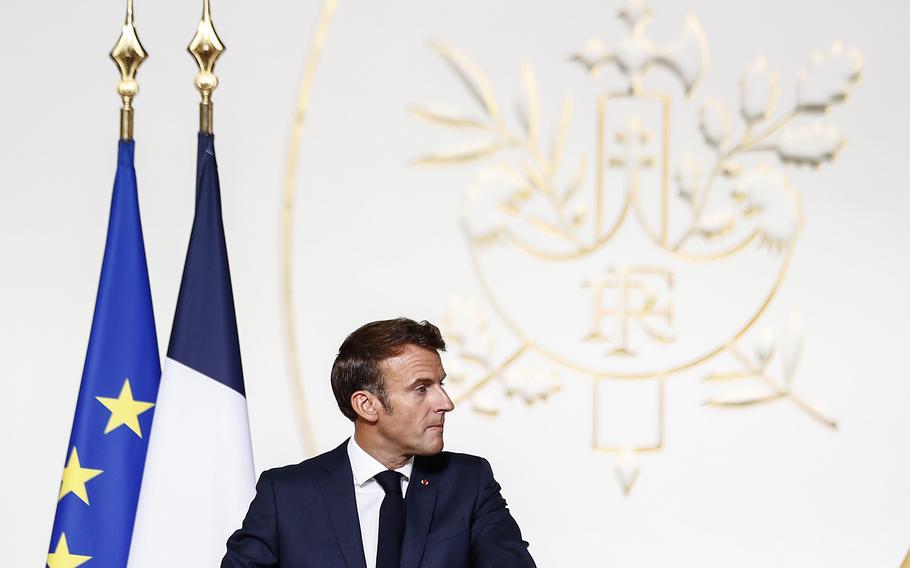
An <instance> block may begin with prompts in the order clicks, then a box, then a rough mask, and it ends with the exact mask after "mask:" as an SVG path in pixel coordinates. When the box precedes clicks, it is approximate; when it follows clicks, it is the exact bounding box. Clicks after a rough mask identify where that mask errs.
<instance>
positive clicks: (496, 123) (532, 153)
mask: <svg viewBox="0 0 910 568" xmlns="http://www.w3.org/2000/svg"><path fill="white" fill-rule="evenodd" d="M432 47H433V49H434V50H435V51H436V52H437V53H438V54H439V55H440V56H441V57H442V59H443V61H445V62H446V63H447V64H448V66H449V67H450V68H451V69H452V71H453V72H454V73H455V75H456V76H457V77H458V78H459V79H460V81H461V82H462V84H463V85H464V86H465V88H466V89H467V91H468V93H469V94H470V95H471V96H472V98H473V99H474V100H475V102H476V103H477V106H478V107H479V108H480V110H481V111H482V112H483V116H482V117H481V118H474V117H471V116H469V115H465V114H456V113H451V112H449V111H446V110H438V109H431V108H428V107H423V106H418V107H415V108H414V109H412V113H413V115H414V116H415V117H417V118H419V119H421V120H424V121H426V122H429V123H432V124H436V125H440V126H444V127H448V128H455V129H461V130H473V131H477V132H482V133H483V134H485V135H486V139H484V140H479V141H476V142H474V143H472V144H469V145H468V146H465V147H463V148H457V149H452V150H447V151H443V152H439V153H435V154H430V155H427V156H423V157H420V158H418V159H416V160H415V161H414V164H415V165H421V166H442V165H454V164H464V163H468V162H475V161H479V160H483V159H485V158H489V157H491V156H493V155H495V154H497V153H499V152H500V151H503V150H516V151H517V152H518V153H519V157H520V158H519V163H518V164H511V163H508V162H502V163H500V164H499V165H498V168H497V171H496V173H497V174H499V176H500V177H501V178H503V179H504V180H505V181H506V183H507V185H509V186H510V189H509V191H508V193H507V194H506V195H499V196H498V197H500V198H501V199H499V201H498V202H497V203H495V204H493V207H496V208H498V210H499V211H500V212H502V213H504V214H508V215H512V216H514V217H520V215H521V210H522V207H523V206H524V205H525V204H526V203H527V202H528V201H529V200H530V199H531V198H532V197H534V196H539V197H542V198H544V199H545V200H546V202H547V203H548V204H549V207H550V211H551V213H552V215H551V218H549V219H546V218H543V217H542V216H539V215H537V216H530V217H529V218H528V219H527V221H528V222H529V223H530V226H532V227H533V228H535V229H536V230H538V231H540V232H542V233H543V234H545V235H547V236H550V237H556V238H559V239H561V240H563V241H565V242H567V243H571V244H572V245H574V246H575V247H581V246H582V243H581V238H580V237H579V236H578V234H577V231H578V229H579V228H580V227H581V225H582V224H583V223H584V222H585V220H586V217H587V210H586V208H585V207H584V206H583V205H581V204H579V203H576V202H575V197H576V196H577V193H578V190H579V188H581V187H582V185H583V184H584V182H585V178H586V174H587V170H588V161H587V159H586V158H584V157H582V158H581V159H580V161H579V163H578V165H577V166H576V167H575V170H574V174H573V175H572V177H571V178H570V179H569V180H568V181H567V182H562V183H560V181H559V180H558V173H559V169H560V167H561V166H562V165H563V164H562V162H563V151H564V148H565V142H566V138H567V137H568V134H569V126H570V123H571V119H572V112H573V103H572V99H571V98H570V97H566V98H565V100H564V102H563V105H562V111H561V114H560V119H559V123H558V125H557V127H556V130H555V135H554V136H553V140H552V141H551V143H550V144H549V145H548V147H545V145H544V144H543V143H542V141H541V138H542V134H541V109H540V93H539V90H538V85H537V79H536V76H535V74H534V70H533V68H532V66H531V64H530V63H528V62H527V61H526V62H524V63H523V65H522V82H523V85H524V94H525V98H526V103H525V104H516V112H517V116H518V120H519V122H520V130H518V131H516V130H515V129H513V128H512V127H510V126H509V124H508V123H507V121H506V120H505V117H504V116H503V113H502V111H501V110H500V105H499V104H498V102H497V100H496V96H495V94H494V92H493V89H492V87H491V85H490V81H489V79H488V78H487V76H486V75H485V74H484V72H483V71H482V70H481V69H480V67H479V66H478V65H477V64H476V63H474V61H472V60H471V59H470V58H469V57H468V56H467V55H465V54H464V53H462V52H460V51H458V50H456V49H454V48H452V47H449V46H446V45H442V44H433V46H432ZM476 237H477V239H478V241H485V242H492V241H495V240H498V239H499V238H502V237H508V239H509V240H511V241H512V242H513V243H514V244H515V245H517V246H519V247H521V248H524V249H528V250H533V249H534V248H535V247H534V246H532V245H530V244H529V243H527V242H525V241H523V240H522V239H521V238H520V237H519V236H518V235H516V234H515V233H514V232H511V231H508V230H507V229H506V228H505V227H504V226H502V225H499V224H498V225H497V226H495V227H492V228H489V229H488V230H481V231H479V232H478V234H476Z"/></svg>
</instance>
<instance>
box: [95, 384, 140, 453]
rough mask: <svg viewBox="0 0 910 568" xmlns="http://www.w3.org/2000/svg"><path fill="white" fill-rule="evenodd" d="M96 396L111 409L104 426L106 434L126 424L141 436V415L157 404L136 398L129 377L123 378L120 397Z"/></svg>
mask: <svg viewBox="0 0 910 568" xmlns="http://www.w3.org/2000/svg"><path fill="white" fill-rule="evenodd" d="M95 398H97V399H98V402H100V403H101V404H103V405H104V406H105V407H107V409H108V410H110V411H111V417H110V419H109V420H108V421H107V427H105V428H104V433H105V434H107V433H109V432H110V431H111V430H114V429H116V428H119V427H120V426H121V425H124V424H125V425H126V427H127V428H129V429H130V430H132V431H133V432H135V433H136V435H137V436H139V437H140V438H141V437H142V431H141V430H139V415H140V414H142V413H143V412H145V411H146V410H148V409H149V408H151V407H153V406H155V404H154V403H152V402H142V401H139V400H134V399H133V389H131V388H130V380H129V379H123V388H122V389H120V396H119V397H117V398H107V397H104V396H96V397H95Z"/></svg>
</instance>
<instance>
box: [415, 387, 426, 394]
mask: <svg viewBox="0 0 910 568" xmlns="http://www.w3.org/2000/svg"><path fill="white" fill-rule="evenodd" d="M415 390H417V392H419V393H425V392H427V387H426V386H425V385H420V386H419V387H417V389H415Z"/></svg>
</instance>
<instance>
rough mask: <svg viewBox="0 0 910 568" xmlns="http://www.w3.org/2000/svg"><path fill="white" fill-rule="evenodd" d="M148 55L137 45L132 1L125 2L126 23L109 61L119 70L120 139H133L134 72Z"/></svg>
mask: <svg viewBox="0 0 910 568" xmlns="http://www.w3.org/2000/svg"><path fill="white" fill-rule="evenodd" d="M146 57H148V54H147V53H146V52H145V49H143V48H142V44H141V43H139V36H137V35H136V27H135V26H134V25H133V0H127V2H126V22H125V23H124V24H123V31H122V32H120V39H119V40H117V44H116V45H115V46H114V49H112V50H111V59H113V60H114V63H116V64H117V67H118V68H119V69H120V82H119V83H117V93H118V94H119V95H120V99H121V101H122V103H123V104H122V106H121V107H120V139H121V140H132V139H133V98H134V97H135V96H136V94H137V93H138V92H139V83H137V82H136V72H137V71H138V70H139V66H140V65H141V64H142V62H143V61H145V58H146Z"/></svg>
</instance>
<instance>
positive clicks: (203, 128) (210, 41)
mask: <svg viewBox="0 0 910 568" xmlns="http://www.w3.org/2000/svg"><path fill="white" fill-rule="evenodd" d="M210 12H211V11H210V8H209V0H203V4H202V21H201V22H199V27H198V28H197V29H196V35H195V36H194V37H193V41H191V42H190V45H189V47H187V51H189V52H190V55H192V56H193V58H194V59H195V60H196V64H197V65H198V66H199V73H197V74H196V88H197V89H199V93H200V94H201V95H202V102H200V103H199V131H200V132H204V133H206V134H211V133H212V91H214V90H215V87H217V86H218V77H215V73H214V71H215V62H216V61H217V60H218V57H219V56H220V55H221V52H223V51H224V44H223V43H221V40H220V39H218V34H217V33H216V32H215V26H213V25H212V15H211V13H210Z"/></svg>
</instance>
